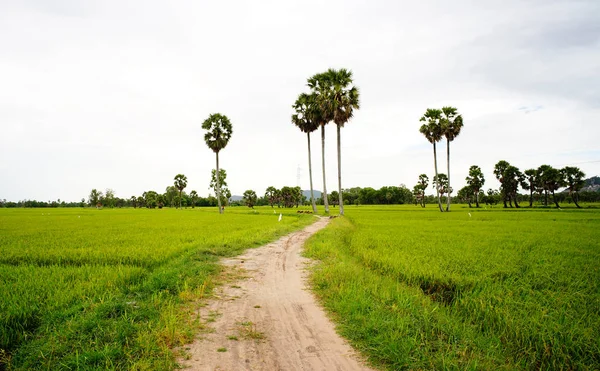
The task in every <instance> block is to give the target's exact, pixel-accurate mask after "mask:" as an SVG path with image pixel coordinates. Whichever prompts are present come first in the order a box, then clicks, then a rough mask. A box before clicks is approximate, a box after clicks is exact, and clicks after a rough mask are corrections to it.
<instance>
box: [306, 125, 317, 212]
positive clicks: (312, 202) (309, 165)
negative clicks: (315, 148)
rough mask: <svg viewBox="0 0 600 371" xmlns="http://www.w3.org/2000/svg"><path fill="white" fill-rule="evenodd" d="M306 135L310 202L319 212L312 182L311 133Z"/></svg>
mask: <svg viewBox="0 0 600 371" xmlns="http://www.w3.org/2000/svg"><path fill="white" fill-rule="evenodd" d="M306 137H307V138H308V178H309V179H310V202H311V204H312V209H313V213H315V214H316V213H317V204H316V202H315V194H314V191H313V182H312V162H311V159H310V158H311V154H310V133H306Z"/></svg>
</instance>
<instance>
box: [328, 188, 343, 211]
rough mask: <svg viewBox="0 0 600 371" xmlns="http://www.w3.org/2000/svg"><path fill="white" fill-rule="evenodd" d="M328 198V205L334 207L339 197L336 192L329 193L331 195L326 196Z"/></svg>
mask: <svg viewBox="0 0 600 371" xmlns="http://www.w3.org/2000/svg"><path fill="white" fill-rule="evenodd" d="M328 197H329V204H330V205H333V207H335V205H337V204H338V200H339V197H340V195H339V194H338V192H337V191H331V193H330V194H329V195H328Z"/></svg>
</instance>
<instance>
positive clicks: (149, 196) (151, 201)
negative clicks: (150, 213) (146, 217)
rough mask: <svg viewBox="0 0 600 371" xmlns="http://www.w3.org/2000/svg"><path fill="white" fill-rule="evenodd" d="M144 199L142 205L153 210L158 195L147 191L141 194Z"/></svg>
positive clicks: (156, 203)
mask: <svg viewBox="0 0 600 371" xmlns="http://www.w3.org/2000/svg"><path fill="white" fill-rule="evenodd" d="M142 196H143V197H144V205H146V207H147V208H149V209H154V208H156V206H158V201H159V200H158V193H156V192H155V191H147V192H144V193H143V194H142Z"/></svg>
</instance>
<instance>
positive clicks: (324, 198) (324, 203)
mask: <svg viewBox="0 0 600 371" xmlns="http://www.w3.org/2000/svg"><path fill="white" fill-rule="evenodd" d="M321 162H322V163H323V194H322V195H321V197H323V205H325V213H327V214H329V201H328V200H327V182H326V181H325V125H321Z"/></svg>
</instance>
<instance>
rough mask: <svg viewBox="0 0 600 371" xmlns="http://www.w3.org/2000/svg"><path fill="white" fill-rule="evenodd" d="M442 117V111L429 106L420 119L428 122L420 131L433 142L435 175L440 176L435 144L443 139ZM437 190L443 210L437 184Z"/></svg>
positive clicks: (439, 203) (441, 209)
mask: <svg viewBox="0 0 600 371" xmlns="http://www.w3.org/2000/svg"><path fill="white" fill-rule="evenodd" d="M441 118H442V111H441V110H439V109H435V108H427V111H425V114H424V115H423V117H421V120H420V121H424V122H426V123H425V124H423V125H421V128H420V129H419V132H420V133H421V134H423V135H424V136H425V138H427V140H428V141H429V143H431V144H433V165H434V169H435V177H436V178H437V176H438V168H437V152H436V148H435V144H436V143H437V142H439V141H440V140H442V135H443V132H442V125H441V124H440V121H441ZM435 192H436V194H437V199H438V206H439V207H440V211H441V212H443V211H444V209H443V208H442V199H441V197H440V189H439V186H437V185H436V187H435Z"/></svg>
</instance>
